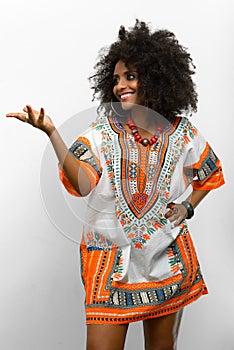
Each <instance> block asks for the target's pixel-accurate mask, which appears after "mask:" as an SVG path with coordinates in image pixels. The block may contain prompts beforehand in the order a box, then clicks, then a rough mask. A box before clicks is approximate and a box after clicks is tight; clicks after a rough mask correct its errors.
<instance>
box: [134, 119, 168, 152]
mask: <svg viewBox="0 0 234 350" xmlns="http://www.w3.org/2000/svg"><path fill="white" fill-rule="evenodd" d="M128 126H129V128H130V129H131V130H132V134H133V136H134V140H135V141H137V142H139V143H141V144H142V145H143V146H145V147H146V146H148V145H153V144H154V143H156V142H157V141H158V136H157V135H156V133H157V132H160V131H161V130H162V128H161V127H160V126H158V127H157V131H156V133H155V134H154V136H152V137H151V139H150V140H149V139H147V138H142V137H141V135H140V134H139V131H138V130H137V127H136V125H135V124H134V123H133V120H132V119H131V117H130V116H128Z"/></svg>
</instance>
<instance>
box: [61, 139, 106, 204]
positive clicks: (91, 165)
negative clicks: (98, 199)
mask: <svg viewBox="0 0 234 350" xmlns="http://www.w3.org/2000/svg"><path fill="white" fill-rule="evenodd" d="M69 152H71V153H72V154H73V155H74V156H75V157H76V160H77V162H79V164H80V166H81V167H82V169H83V170H84V171H85V173H86V175H87V177H88V178H89V180H90V184H91V190H92V189H93V188H94V187H95V186H96V185H97V184H98V182H99V179H100V177H101V174H102V168H101V166H100V161H99V159H98V157H97V156H96V155H95V154H94V151H93V148H92V145H91V142H90V140H89V139H88V138H87V137H84V136H81V137H79V138H77V140H76V141H75V142H74V143H73V144H72V146H71V147H70V148H69ZM58 167H59V178H60V180H61V181H62V183H63V185H64V187H65V188H66V190H67V191H68V192H69V193H70V194H71V195H73V196H77V197H81V195H80V194H79V193H77V191H76V190H75V188H74V187H73V186H72V184H71V183H70V182H69V180H68V178H67V176H66V174H65V172H64V170H63V168H62V165H61V164H60V163H59V164H58Z"/></svg>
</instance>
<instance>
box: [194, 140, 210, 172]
mask: <svg viewBox="0 0 234 350" xmlns="http://www.w3.org/2000/svg"><path fill="white" fill-rule="evenodd" d="M209 150H210V145H209V143H208V142H206V147H205V149H204V151H203V152H202V154H201V157H200V159H199V161H198V162H197V163H194V164H192V165H190V166H189V168H193V169H200V167H201V166H202V164H203V162H204V160H205V159H206V157H207V155H208V153H209Z"/></svg>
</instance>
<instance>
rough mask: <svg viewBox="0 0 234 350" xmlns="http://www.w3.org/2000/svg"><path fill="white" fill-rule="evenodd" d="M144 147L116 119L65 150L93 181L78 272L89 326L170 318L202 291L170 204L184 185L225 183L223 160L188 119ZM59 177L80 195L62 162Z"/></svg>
mask: <svg viewBox="0 0 234 350" xmlns="http://www.w3.org/2000/svg"><path fill="white" fill-rule="evenodd" d="M158 136H159V137H158V140H157V142H156V143H155V144H153V145H151V146H147V147H143V146H142V145H140V144H139V143H138V142H136V141H135V140H134V137H133V136H132V135H131V134H130V133H128V132H127V130H126V129H125V128H124V126H123V123H122V121H121V117H118V116H115V115H113V116H105V115H104V116H99V117H98V118H97V120H96V121H95V122H94V123H93V124H92V125H91V126H90V128H89V129H88V130H87V132H86V133H85V134H84V135H83V136H80V137H79V138H78V139H77V140H76V141H75V142H74V143H73V145H72V146H71V147H70V149H69V150H70V152H72V153H73V154H74V156H75V157H76V158H77V161H78V162H80V164H81V165H82V167H83V169H86V172H87V176H88V177H89V178H90V181H91V184H92V191H91V193H90V194H89V195H88V197H87V198H88V206H87V219H86V220H85V221H86V223H85V224H84V225H83V235H82V237H83V238H82V242H81V244H80V248H81V272H82V280H83V283H84V287H85V292H86V300H85V309H86V321H87V324H91V323H95V324H97V323H101V324H105V323H108V324H124V323H130V322H134V321H139V320H145V319H148V318H155V317H160V316H163V315H167V314H170V313H174V312H176V311H178V310H180V309H181V308H183V307H184V306H185V305H187V304H189V303H191V302H193V301H195V300H196V299H198V298H199V297H200V296H201V295H203V294H207V288H206V285H205V282H204V280H203V277H202V274H201V271H200V267H199V262H198V259H197V255H196V252H195V249H194V245H193V242H192V239H191V236H190V233H189V229H188V225H187V221H186V220H184V221H183V222H182V223H181V224H180V225H179V226H177V227H174V226H173V224H171V223H170V221H169V220H168V219H166V218H165V213H166V211H167V204H168V203H170V202H176V201H179V198H180V197H181V196H182V195H183V193H185V191H188V189H189V188H191V189H192V188H193V189H196V190H212V189H214V188H218V187H220V186H221V185H222V184H223V183H224V179H223V173H222V169H221V165H220V161H219V159H218V158H217V156H216V155H215V153H214V152H213V150H212V148H211V147H210V146H209V144H208V143H207V142H206V141H205V139H204V138H203V136H202V135H201V134H200V133H199V132H198V130H197V129H196V128H195V127H194V126H193V125H192V124H191V122H190V121H189V120H188V119H187V118H186V117H175V118H172V119H171V120H170V121H169V122H167V123H164V126H163V130H162V132H161V133H160V135H158ZM60 179H61V181H62V182H63V184H64V186H65V187H66V189H67V190H68V191H69V193H71V194H72V195H75V196H79V195H78V193H77V192H76V191H75V189H74V188H73V187H72V185H71V184H70V182H69V181H68V179H67V177H66V175H65V173H64V171H63V169H62V166H61V165H60Z"/></svg>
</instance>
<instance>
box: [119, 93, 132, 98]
mask: <svg viewBox="0 0 234 350" xmlns="http://www.w3.org/2000/svg"><path fill="white" fill-rule="evenodd" d="M131 94H132V93H129V92H128V93H126V94H123V95H121V98H126V97H129V96H131Z"/></svg>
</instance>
